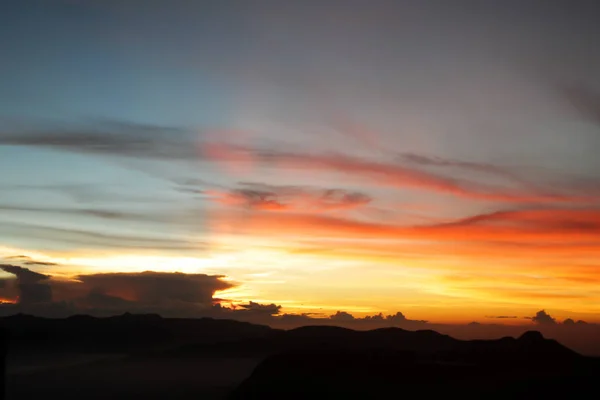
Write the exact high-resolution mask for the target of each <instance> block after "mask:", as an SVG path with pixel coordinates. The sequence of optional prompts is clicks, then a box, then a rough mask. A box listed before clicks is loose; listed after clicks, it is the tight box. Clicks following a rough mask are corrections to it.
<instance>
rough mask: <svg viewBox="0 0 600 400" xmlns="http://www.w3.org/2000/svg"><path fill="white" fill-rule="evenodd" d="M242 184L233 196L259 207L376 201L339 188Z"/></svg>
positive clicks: (342, 206)
mask: <svg viewBox="0 0 600 400" xmlns="http://www.w3.org/2000/svg"><path fill="white" fill-rule="evenodd" d="M240 186H241V188H237V189H232V190H230V192H229V194H230V196H232V197H233V198H234V199H235V198H237V199H240V200H241V201H242V202H243V203H244V204H246V205H247V206H249V207H252V208H257V209H275V210H277V209H282V210H299V209H315V210H318V211H328V210H343V209H352V208H358V207H361V206H365V205H367V204H369V203H371V201H372V200H373V199H372V198H371V196H369V195H367V194H365V193H362V192H358V191H351V190H346V189H339V188H319V187H314V186H290V185H288V186H285V185H269V184H264V183H255V182H241V183H240Z"/></svg>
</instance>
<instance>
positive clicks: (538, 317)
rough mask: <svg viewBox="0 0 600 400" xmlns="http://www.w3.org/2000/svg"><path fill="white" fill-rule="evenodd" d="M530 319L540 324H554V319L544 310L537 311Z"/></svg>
mask: <svg viewBox="0 0 600 400" xmlns="http://www.w3.org/2000/svg"><path fill="white" fill-rule="evenodd" d="M531 320H532V321H533V322H535V323H536V324H540V325H555V324H556V320H555V319H554V318H552V317H551V316H550V314H548V313H547V312H546V311H545V310H540V311H538V312H537V313H536V314H535V316H534V317H531Z"/></svg>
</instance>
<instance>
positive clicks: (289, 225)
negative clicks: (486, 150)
mask: <svg viewBox="0 0 600 400" xmlns="http://www.w3.org/2000/svg"><path fill="white" fill-rule="evenodd" d="M237 218H242V216H241V215H237V214H236V213H231V212H228V213H219V212H216V213H214V214H213V215H212V219H213V224H214V226H215V228H217V227H218V224H219V223H222V222H235V219H237ZM240 229H247V230H248V232H252V234H254V235H261V234H262V235H265V234H266V235H271V234H275V235H293V236H320V237H330V238H363V239H393V240H425V241H453V242H455V241H467V242H478V241H500V242H510V243H515V242H532V243H540V242H541V243H549V242H552V241H556V242H558V243H565V242H586V241H587V242H591V243H596V242H597V241H598V239H599V236H598V235H599V234H600V210H597V209H587V210H577V209H576V210H570V209H562V210H555V209H545V210H525V211H518V210H517V211H505V212H498V213H491V214H483V215H477V216H474V217H471V218H466V219H462V220H458V221H455V222H451V223H445V224H437V225H415V226H399V225H390V224H383V223H376V222H367V221H361V220H356V219H347V218H339V217H334V216H328V215H315V214H300V213H283V214H277V215H276V216H274V215H272V214H269V213H262V212H260V211H257V212H255V213H252V214H250V215H245V216H244V226H240Z"/></svg>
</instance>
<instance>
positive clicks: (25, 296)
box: [0, 264, 52, 305]
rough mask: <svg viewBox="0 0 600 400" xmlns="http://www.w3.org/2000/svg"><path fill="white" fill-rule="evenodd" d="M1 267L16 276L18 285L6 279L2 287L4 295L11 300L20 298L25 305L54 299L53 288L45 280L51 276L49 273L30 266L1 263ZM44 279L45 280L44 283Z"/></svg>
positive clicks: (19, 301) (19, 300)
mask: <svg viewBox="0 0 600 400" xmlns="http://www.w3.org/2000/svg"><path fill="white" fill-rule="evenodd" d="M0 269H2V270H3V271H5V272H8V273H9V274H13V275H15V277H16V279H15V283H16V285H13V284H12V282H6V280H5V282H4V285H3V287H2V289H0V290H1V292H2V297H4V298H9V299H11V300H17V299H18V303H19V304H23V305H32V304H37V303H49V302H51V301H52V289H51V287H50V285H49V284H47V283H46V282H45V281H47V280H48V279H49V278H50V276H49V275H44V274H40V273H38V272H34V271H31V270H30V269H28V268H24V267H20V266H18V265H11V264H0ZM42 281H44V282H43V283H42ZM15 288H16V290H15ZM15 292H16V293H15ZM15 295H16V296H17V297H15Z"/></svg>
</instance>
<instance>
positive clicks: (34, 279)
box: [0, 264, 50, 283]
mask: <svg viewBox="0 0 600 400" xmlns="http://www.w3.org/2000/svg"><path fill="white" fill-rule="evenodd" d="M0 269H2V270H3V271H6V272H8V273H9V274H13V275H15V276H16V278H17V280H18V281H19V282H20V283H38V282H40V281H43V280H46V279H48V278H50V276H49V275H44V274H40V273H38V272H34V271H31V270H30V269H27V268H23V267H20V266H18V265H10V264H0Z"/></svg>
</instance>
